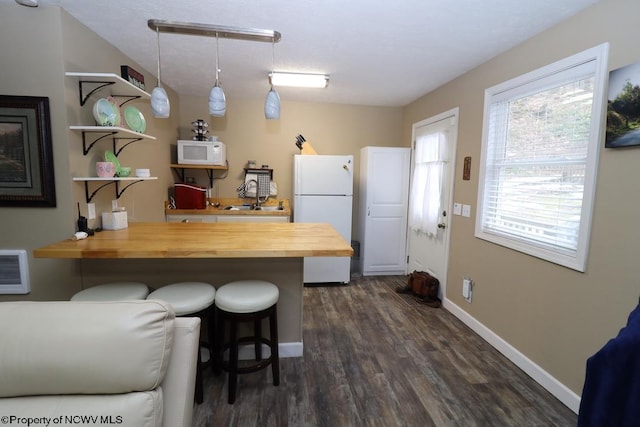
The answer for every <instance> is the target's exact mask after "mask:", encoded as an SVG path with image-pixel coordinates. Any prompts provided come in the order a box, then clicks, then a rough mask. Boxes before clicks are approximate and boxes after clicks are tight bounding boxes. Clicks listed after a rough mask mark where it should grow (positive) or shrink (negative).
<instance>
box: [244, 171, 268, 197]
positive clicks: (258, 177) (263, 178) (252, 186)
mask: <svg viewBox="0 0 640 427" xmlns="http://www.w3.org/2000/svg"><path fill="white" fill-rule="evenodd" d="M251 180H255V181H256V182H258V184H259V187H260V194H259V196H260V197H267V196H276V195H277V194H278V186H277V184H276V183H275V182H273V181H271V179H270V178H269V174H266V173H259V174H256V173H248V174H246V175H245V178H244V184H242V185H240V187H238V193H239V194H238V195H239V196H240V198H244V197H256V183H255V182H249V181H251ZM241 187H243V188H242V189H243V190H244V196H242V195H240V193H241V191H242V190H241Z"/></svg>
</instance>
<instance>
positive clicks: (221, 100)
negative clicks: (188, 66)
mask: <svg viewBox="0 0 640 427" xmlns="http://www.w3.org/2000/svg"><path fill="white" fill-rule="evenodd" d="M16 1H17V0H16ZM147 26H148V27H149V28H151V29H152V30H154V31H156V32H160V31H162V32H166V33H177V34H187V35H192V36H207V37H215V38H216V82H215V84H214V86H213V88H212V89H211V92H210V93H209V114H211V115H212V116H214V117H222V116H224V115H225V112H226V98H225V95H224V91H223V90H222V88H221V87H220V82H219V72H220V68H219V64H218V60H219V57H218V54H219V50H218V38H227V39H237V40H248V41H258V42H269V43H271V44H272V45H275V43H277V42H279V41H280V38H281V35H280V33H279V32H277V31H273V30H258V29H255V28H238V27H225V26H222V25H210V24H197V23H194V22H176V21H163V20H159V19H149V20H148V21H147ZM274 50H275V48H274ZM159 82H160V41H158V86H160V83H159ZM154 90H155V89H154ZM274 96H275V99H274ZM167 102H168V100H167ZM267 103H269V106H272V105H273V106H277V117H276V114H275V112H274V113H271V112H270V113H269V114H267ZM265 116H267V118H268V119H270V118H275V119H277V118H280V97H279V96H278V93H277V92H276V91H275V89H273V87H272V88H271V90H270V91H269V93H268V94H267V101H266V102H265Z"/></svg>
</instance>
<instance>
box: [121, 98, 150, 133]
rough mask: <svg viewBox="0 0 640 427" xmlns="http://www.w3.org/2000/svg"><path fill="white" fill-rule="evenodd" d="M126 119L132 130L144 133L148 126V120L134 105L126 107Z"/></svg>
mask: <svg viewBox="0 0 640 427" xmlns="http://www.w3.org/2000/svg"><path fill="white" fill-rule="evenodd" d="M124 120H125V121H126V122H127V126H129V129H131V130H132V131H135V132H140V133H143V132H144V131H145V129H146V128H147V122H146V121H145V120H144V116H143V115H142V113H141V112H140V110H138V109H137V108H136V107H134V106H133V105H130V106H128V107H127V108H125V109H124Z"/></svg>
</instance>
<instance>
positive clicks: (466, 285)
mask: <svg viewBox="0 0 640 427" xmlns="http://www.w3.org/2000/svg"><path fill="white" fill-rule="evenodd" d="M470 293H471V280H469V279H464V280H462V296H463V297H465V298H469V294H470Z"/></svg>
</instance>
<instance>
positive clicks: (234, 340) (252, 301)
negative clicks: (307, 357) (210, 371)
mask: <svg viewBox="0 0 640 427" xmlns="http://www.w3.org/2000/svg"><path fill="white" fill-rule="evenodd" d="M279 296H280V293H279V290H278V287H277V286H276V285H274V284H273V283H270V282H266V281H263V280H241V281H236V282H231V283H227V284H225V285H223V286H221V287H220V288H218V290H217V291H216V301H215V306H216V315H217V322H218V332H217V333H218V336H217V338H216V341H215V343H216V351H215V360H214V369H215V371H216V373H219V372H220V369H224V370H225V371H227V372H229V399H228V401H229V403H230V404H232V403H234V402H235V400H236V389H237V387H238V374H245V373H249V372H256V371H258V370H260V369H263V368H266V367H267V366H268V365H271V370H272V374H273V385H275V386H277V385H279V384H280V359H279V355H278V316H277V310H276V306H277V303H278V298H279ZM265 318H268V319H269V335H270V337H269V339H266V338H264V337H263V336H262V320H263V319H265ZM225 321H228V322H229V342H228V343H224V323H225ZM242 322H253V325H254V335H253V336H249V337H238V324H239V323H242ZM240 342H249V343H253V344H254V352H255V359H256V363H254V364H252V365H250V366H242V367H238V344H239V343H240ZM262 344H266V345H268V346H269V349H270V350H271V354H270V355H269V357H268V358H266V359H264V360H263V359H262ZM227 347H228V348H229V359H228V362H224V361H223V353H224V350H225V349H226V348H227Z"/></svg>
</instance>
